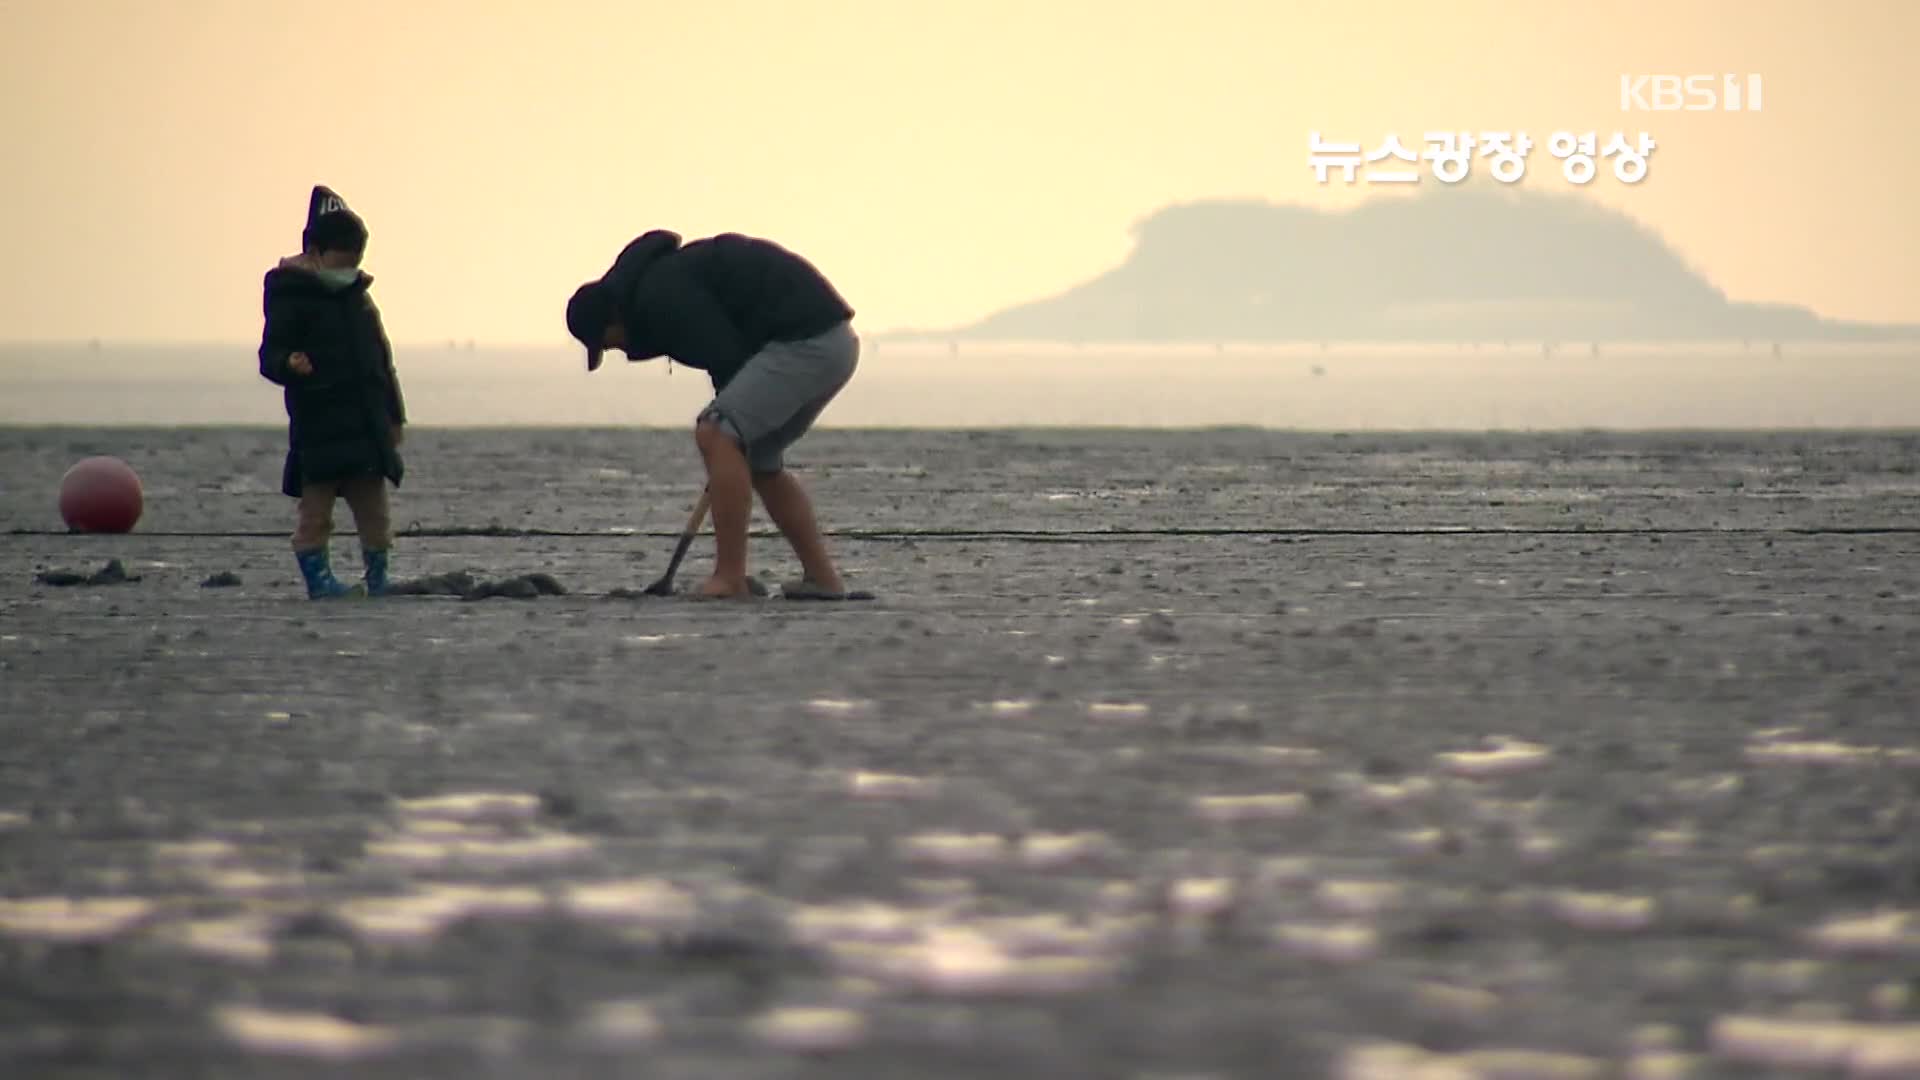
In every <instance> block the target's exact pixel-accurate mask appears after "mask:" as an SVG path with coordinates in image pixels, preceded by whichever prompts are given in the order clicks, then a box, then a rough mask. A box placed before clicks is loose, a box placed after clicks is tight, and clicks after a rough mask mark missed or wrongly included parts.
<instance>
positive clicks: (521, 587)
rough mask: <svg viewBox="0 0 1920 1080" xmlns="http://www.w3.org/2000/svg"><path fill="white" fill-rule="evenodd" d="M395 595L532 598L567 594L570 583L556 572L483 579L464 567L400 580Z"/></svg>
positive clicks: (392, 588) (393, 589) (391, 591)
mask: <svg viewBox="0 0 1920 1080" xmlns="http://www.w3.org/2000/svg"><path fill="white" fill-rule="evenodd" d="M387 592H388V593H389V594H390V595H393V596H455V597H459V598H460V599H462V600H488V599H492V598H494V597H504V598H507V599H510V600H532V599H534V598H536V597H541V596H565V595H567V590H566V587H565V586H563V585H561V584H560V583H559V582H558V581H556V580H554V577H553V575H552V574H541V573H535V574H520V575H518V576H516V577H509V578H500V579H498V580H495V581H481V580H479V579H477V578H475V577H474V576H473V575H472V574H469V573H467V572H466V571H464V570H455V571H454V572H452V573H449V574H429V575H427V576H426V577H422V578H415V579H413V580H412V581H396V582H394V583H393V584H392V585H391V586H389V587H388V589H387Z"/></svg>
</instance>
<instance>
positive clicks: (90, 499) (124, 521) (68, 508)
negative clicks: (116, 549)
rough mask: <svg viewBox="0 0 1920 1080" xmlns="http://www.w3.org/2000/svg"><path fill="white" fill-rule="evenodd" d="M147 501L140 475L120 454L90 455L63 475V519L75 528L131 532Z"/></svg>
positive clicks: (68, 525) (61, 485) (86, 530)
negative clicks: (118, 456) (141, 490)
mask: <svg viewBox="0 0 1920 1080" xmlns="http://www.w3.org/2000/svg"><path fill="white" fill-rule="evenodd" d="M143 505H144V503H143V499H142V497H141V492H140V477H139V475H138V474H137V473H135V472H134V471H133V468H132V467H131V466H129V465H128V464H127V463H126V462H124V461H121V460H120V459H119V458H117V457H90V458H83V459H81V460H80V461H78V462H75V463H74V466H73V468H71V469H68V470H67V474H66V475H65V476H62V477H61V478H60V519H61V520H62V521H65V522H66V523H67V528H69V529H72V530H74V531H75V532H95V533H123V532H132V531H133V526H134V523H135V522H138V521H139V520H140V510H141V508H142V506H143Z"/></svg>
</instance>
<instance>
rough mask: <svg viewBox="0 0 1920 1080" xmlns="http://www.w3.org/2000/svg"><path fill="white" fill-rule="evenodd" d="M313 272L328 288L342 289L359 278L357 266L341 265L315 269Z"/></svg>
mask: <svg viewBox="0 0 1920 1080" xmlns="http://www.w3.org/2000/svg"><path fill="white" fill-rule="evenodd" d="M313 273H314V276H316V277H318V278H319V279H320V283H321V284H322V285H325V286H326V287H327V288H329V289H344V288H346V287H347V286H349V285H351V284H353V283H354V282H356V281H359V280H360V268H359V267H357V266H343V267H340V268H339V269H336V270H320V269H316V270H315V271H314V272H313Z"/></svg>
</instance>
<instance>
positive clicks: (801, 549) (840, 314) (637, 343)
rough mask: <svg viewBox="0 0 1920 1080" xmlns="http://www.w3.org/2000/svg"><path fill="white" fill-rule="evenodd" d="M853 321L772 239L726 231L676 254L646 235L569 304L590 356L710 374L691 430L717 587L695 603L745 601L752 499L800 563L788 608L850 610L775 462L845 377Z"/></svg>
mask: <svg viewBox="0 0 1920 1080" xmlns="http://www.w3.org/2000/svg"><path fill="white" fill-rule="evenodd" d="M852 318H853V309H852V308H850V307H848V306H847V303H846V301H845V300H843V299H841V297H840V294H839V293H837V292H835V291H834V288H833V286H832V285H831V284H830V283H828V281H827V279H826V278H825V277H823V276H821V274H820V272H819V271H818V270H816V269H814V267H813V265H812V264H810V263H808V262H807V261H806V260H805V259H803V258H801V257H800V256H798V255H795V254H794V253H793V252H790V251H788V250H786V249H785V248H783V247H780V246H779V245H778V244H775V243H773V242H771V241H767V240H760V239H756V238H754V237H748V236H742V235H740V234H738V233H724V234H722V235H719V236H714V237H709V238H707V239H704V240H696V241H694V242H692V243H690V244H687V245H685V246H682V245H681V243H680V237H679V235H678V234H676V233H672V232H668V231H666V230H664V229H656V230H654V231H652V232H649V233H647V234H645V235H644V236H641V237H639V238H637V239H635V240H634V241H633V242H631V243H629V244H628V245H627V246H626V248H625V249H624V250H622V251H621V252H620V256H619V258H618V259H616V260H615V261H614V264H613V268H612V269H611V270H609V271H608V272H607V273H606V275H605V276H603V277H602V278H601V279H600V280H598V281H593V282H589V283H587V284H585V285H582V286H581V287H580V288H579V289H578V290H577V291H575V293H574V295H573V298H572V300H570V301H569V302H568V304H567V330H568V331H569V332H570V333H572V335H573V336H574V338H575V339H576V340H578V341H579V342H580V343H581V344H582V345H585V346H586V348H587V370H588V371H593V370H596V369H597V368H599V366H600V360H601V353H602V352H603V351H604V350H606V349H619V350H621V351H622V352H624V353H625V354H626V356H627V359H629V360H645V359H648V358H651V357H655V356H662V355H664V356H667V357H669V358H670V359H671V360H677V361H679V362H680V363H682V364H685V365H687V366H688V367H692V368H699V369H701V370H703V371H705V372H706V373H707V376H708V378H709V379H711V380H712V382H713V389H714V398H713V401H712V403H711V404H709V405H708V406H707V407H706V409H705V410H703V411H702V412H701V413H700V416H699V418H698V420H697V422H696V423H695V425H694V433H693V434H694V443H695V445H697V446H698V447H699V449H700V456H701V458H702V459H703V461H704V462H705V464H706V469H707V491H708V494H709V496H710V499H711V504H710V505H711V507H712V511H713V535H714V547H715V558H714V568H713V576H711V577H709V578H708V579H707V580H706V582H705V583H704V584H703V585H701V586H700V588H699V590H698V592H697V593H696V594H695V595H697V596H700V597H703V598H708V599H717V598H726V597H745V596H749V595H751V592H750V590H749V587H748V583H747V519H748V517H749V515H750V514H751V512H752V510H753V496H754V495H755V494H756V493H758V494H759V496H760V502H761V504H762V505H763V506H765V507H766V509H767V516H768V517H770V518H772V519H773V523H774V525H775V526H777V527H778V528H779V529H780V532H781V534H782V535H784V536H785V537H786V538H787V542H788V543H789V544H791V545H792V546H793V552H794V554H795V555H797V556H798V557H799V559H800V566H801V570H802V577H801V579H800V580H799V581H796V582H791V583H789V584H787V585H786V586H785V587H784V590H783V591H784V594H785V595H786V596H787V597H789V598H791V599H796V600H798V599H810V600H839V599H845V598H847V591H846V584H845V583H844V582H843V581H841V579H840V573H839V571H838V570H837V569H835V567H834V565H833V560H832V558H830V557H829V556H828V554H827V549H826V544H825V543H824V542H823V541H822V540H821V538H820V530H819V528H818V526H816V525H815V524H814V518H813V504H812V502H811V501H809V500H808V498H807V493H806V490H805V489H804V488H802V487H801V486H800V481H799V480H797V479H795V478H794V477H793V475H792V474H791V473H788V472H787V471H786V467H785V461H784V460H783V452H784V451H785V450H786V448H787V447H788V446H791V445H793V443H794V441H795V440H796V439H798V438H800V436H802V435H804V434H806V432H807V429H808V428H810V427H811V426H812V425H813V422H814V420H815V419H817V418H818V417H819V415H820V413H821V411H822V410H824V409H825V408H826V407H827V404H828V403H829V402H831V401H832V400H833V398H834V396H835V395H836V394H838V393H839V392H840V389H841V388H842V387H844V386H845V385H846V384H847V381H848V380H849V379H851V378H852V377H853V370H854V367H855V366H856V365H857V364H858V362H859V357H860V339H859V338H858V337H856V336H854V333H853V328H852V326H851V322H850V320H851V319H852Z"/></svg>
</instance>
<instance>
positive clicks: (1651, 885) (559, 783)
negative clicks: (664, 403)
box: [0, 429, 1920, 1080]
mask: <svg viewBox="0 0 1920 1080" xmlns="http://www.w3.org/2000/svg"><path fill="white" fill-rule="evenodd" d="M282 438H283V436H282V435H281V434H280V433H277V432H273V431H244V430H206V431H150V432H148V431H106V430H99V431H79V430H60V431H49V430H27V429H6V430H0V462H4V468H0V1075H6V1076H16V1075H17V1076H61V1077H66V1076H74V1077H78V1076H103V1077H104V1076H130V1075H155V1076H160V1075H168V1076H171V1075H179V1076H188V1075H192V1076H266V1077H278V1076H298V1075H308V1074H310V1073H317V1072H333V1071H339V1072H343V1073H345V1072H351V1073H352V1074H353V1075H359V1076H370V1077H388V1076H392V1077H400V1076H422V1075H445V1076H455V1075H458V1076H503V1077H504V1076H536V1075H537V1076H551V1077H570V1076H579V1077H588V1076H670V1077H683V1076H684V1077H709V1076H728V1077H732V1076H744V1077H783V1078H784V1077H808V1078H811V1077H847V1076H886V1077H898V1076H935V1077H942V1076H953V1077H960V1076H983V1075H994V1076H1035V1077H1038V1076H1047V1077H1077V1076H1102V1077H1109V1076H1110V1077H1132V1078H1140V1080H1147V1078H1173V1077H1187V1078H1198V1077H1242V1076H1248V1077H1251V1076H1301V1077H1312V1076H1336V1077H1356V1078H1357V1077H1373V1076H1435V1077H1438V1076H1455V1077H1458V1076H1487V1077H1531V1076H1540V1077H1556V1078H1557V1077H1563V1076H1564V1077H1577V1076H1630V1077H1649V1078H1651V1077H1665V1076H1699V1077H1721V1076H1727V1077H1732V1076H1773V1075H1780V1076H1802V1075H1863V1076H1865V1075H1874V1076H1879V1075H1920V979H1916V975H1915V973H1916V972H1917V971H1920V704H1916V702H1920V675H1916V673H1915V654H1916V651H1920V560H1916V558H1915V556H1916V555H1917V554H1920V475H1916V472H1915V469H1916V465H1917V464H1920V453H1917V452H1920V438H1916V437H1912V436H1902V435H1891V434H1857V435H1835V434H1827V435H1816V434H1807V435H1793V434H1784V435H1736V434H1707V435H1677V434H1676V435H1610V434H1591V435H1538V436H1526V435H1488V436H1426V435H1366V436H1352V437H1335V436H1330V435H1286V434H1274V433H1260V432H1247V431H1222V432H1192V433H1126V432H1107V433H1093V432H1018V433H1014V432H1007V433H976V434H967V433H909V432H857V431H822V432H818V433H816V434H815V435H813V436H810V437H809V439H808V440H807V442H806V443H805V444H803V447H804V452H796V455H795V460H796V463H797V464H799V465H801V466H803V467H804V476H805V478H806V481H807V483H808V484H809V485H810V486H811V487H812V489H813V490H814V491H815V493H816V497H817V499H818V501H819V503H820V506H821V511H822V517H823V519H824V522H825V524H826V525H827V526H828V527H829V528H831V529H833V530H835V531H836V536H835V537H834V540H833V543H834V545H835V548H836V550H837V551H838V552H839V554H840V555H841V557H842V558H843V559H844V561H845V563H846V565H847V568H848V570H849V571H850V577H851V579H852V581H853V582H854V583H855V584H857V585H859V586H860V587H863V588H867V589H871V590H873V591H874V592H875V593H876V594H877V599H875V600H873V601H871V602H865V603H857V604H838V605H836V604H818V603H804V604H803V603H793V602H788V601H782V600H780V599H777V598H776V599H769V600H764V601H758V602H753V603H740V604H726V605H713V604H701V603H696V602H693V601H690V600H686V599H680V598H673V599H643V600H632V599H611V598H608V596H607V595H606V594H607V593H609V592H612V591H613V590H616V589H622V588H626V589H634V588H639V587H641V586H644V585H645V584H646V583H647V582H648V581H650V580H651V579H652V578H653V577H654V576H655V575H657V574H658V573H659V572H660V570H661V569H663V567H664V563H665V560H666V557H667V555H668V553H669V552H670V550H671V548H672V534H674V533H675V532H677V530H678V529H679V528H680V526H681V524H682V523H683V522H684V520H685V516H686V512H687V509H688V507H689V506H690V505H691V504H692V502H693V499H694V496H695V495H696V494H697V491H698V484H699V479H698V475H697V472H696V471H695V468H694V464H693V456H692V449H691V446H690V445H689V441H688V440H687V439H686V437H685V436H684V435H683V434H681V433H678V432H643V433H635V432H586V433H582V432H538V431H496V432H480V431H434V430H423V431H418V432H415V433H414V434H413V435H412V436H411V438H410V440H409V445H408V447H407V451H408V455H409V468H410V473H409V476H408V479H407V482H406V485H405V486H404V487H403V488H402V489H401V490H400V491H399V492H398V493H397V494H396V496H395V518H396V521H397V522H399V523H400V525H401V526H402V527H403V528H405V529H408V530H409V533H408V535H405V536H403V538H402V540H401V542H400V544H399V546H398V552H397V556H396V561H397V567H396V569H397V572H398V573H399V574H400V575H401V576H403V577H414V576H418V575H424V574H435V573H445V572H451V571H460V570H464V571H468V572H470V573H472V574H473V575H474V576H475V577H476V578H479V579H498V578H505V577H509V576H514V575H520V574H527V573H532V572H546V573H549V574H551V575H553V577H554V578H555V580H557V581H558V582H559V583H560V584H562V585H563V586H564V587H565V588H566V589H567V590H568V594H567V595H565V596H540V597H538V598H537V599H525V600H515V599H505V598H495V599H487V600H480V601H463V600H460V599H456V598H452V597H406V598H392V599H388V600H384V601H379V602H361V603H354V604H328V605H316V604H310V603H308V602H306V601H304V600H303V599H301V598H300V595H299V593H298V590H297V572H296V570H295V567H294V565H293V562H292V559H291V558H290V556H289V555H288V552H287V547H286V541H285V535H284V534H285V529H286V528H287V526H288V525H289V524H290V514H291V504H290V501H289V500H287V499H285V498H283V497H281V496H280V495H279V494H278V493H277V480H278V470H279V458H278V455H277V452H276V448H277V447H278V446H279V445H280V442H281V439H282ZM89 453H114V454H118V455H120V456H122V457H124V458H126V459H127V460H128V461H129V462H130V463H132V464H133V465H134V466H135V467H136V468H137V469H138V470H139V471H140V473H141V475H142V476H143V478H144V480H145V483H146V486H147V499H148V505H147V510H146V516H145V518H144V519H143V520H142V522H141V524H140V528H139V530H138V531H137V532H136V533H135V534H133V535H130V536H122V537H92V536H68V535H64V534H62V533H61V532H60V522H59V520H58V517H57V514H56V512H55V509H54V491H55V487H56V485H57V483H58V479H59V476H60V474H61V472H62V471H63V470H64V469H65V468H66V466H67V465H68V464H70V463H71V462H72V461H73V460H75V459H76V458H78V457H80V456H83V455H85V454H89ZM340 514H341V521H340V527H341V531H342V534H343V535H341V536H339V537H338V538H337V539H336V541H335V545H334V551H335V561H336V564H337V565H339V566H341V567H343V568H351V567H352V566H353V564H354V562H355V558H356V557H355V548H354V543H353V540H352V538H351V537H350V536H348V535H345V534H346V533H348V532H350V530H351V524H350V522H351V519H350V518H349V517H348V516H347V515H346V511H345V507H344V506H343V507H342V508H341V511H340ZM549 534H564V535H549ZM1036 534H1037V535H1036ZM1100 534H1106V535H1100ZM710 551H711V545H710V540H706V539H703V540H702V541H701V543H700V544H698V545H696V547H695V549H694V556H693V557H692V558H691V559H690V560H689V563H688V566H687V568H686V569H685V570H684V571H683V572H682V584H683V585H685V584H691V583H692V582H694V581H697V580H698V575H699V574H700V573H701V572H702V571H703V569H704V566H705V564H706V560H707V558H708V556H709V554H710ZM754 551H755V556H756V560H757V561H756V565H755V570H756V572H758V573H759V574H761V575H762V576H763V577H765V578H766V579H767V580H768V581H770V582H773V583H776V584H777V583H778V582H779V581H780V580H782V579H783V578H785V577H788V576H791V574H792V570H793V564H792V559H791V557H790V556H788V555H787V554H786V553H785V552H784V551H783V550H782V549H781V546H780V544H779V541H778V540H777V539H775V538H772V537H766V538H761V539H756V541H755V547H754ZM116 558H117V559H120V560H121V561H122V564H123V566H124V567H125V569H126V571H127V573H128V574H129V575H131V576H134V577H137V578H138V579H139V580H137V581H129V582H125V583H121V584H111V585H97V586H96V585H81V586H70V587H55V586H49V585H42V584H36V580H35V578H36V575H37V574H40V573H43V572H48V571H55V570H74V571H79V572H81V573H92V572H94V571H97V570H99V569H100V568H101V566H102V565H103V564H105V563H106V562H107V561H108V560H110V559H116ZM222 572H226V573H231V574H233V575H235V576H237V577H238V578H239V584H237V585H232V586H229V587H220V588H207V587H203V585H202V583H203V582H204V581H206V580H207V579H208V578H209V577H210V576H212V575H215V574H217V573H222ZM1422 1070H1425V1071H1422Z"/></svg>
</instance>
